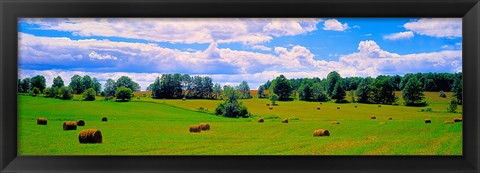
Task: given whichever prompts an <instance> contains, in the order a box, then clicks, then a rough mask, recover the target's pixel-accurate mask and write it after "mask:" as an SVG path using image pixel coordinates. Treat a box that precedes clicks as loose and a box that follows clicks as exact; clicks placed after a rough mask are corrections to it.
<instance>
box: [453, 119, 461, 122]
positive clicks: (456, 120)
mask: <svg viewBox="0 0 480 173" xmlns="http://www.w3.org/2000/svg"><path fill="white" fill-rule="evenodd" d="M462 121H463V119H462V118H454V119H453V122H462Z"/></svg>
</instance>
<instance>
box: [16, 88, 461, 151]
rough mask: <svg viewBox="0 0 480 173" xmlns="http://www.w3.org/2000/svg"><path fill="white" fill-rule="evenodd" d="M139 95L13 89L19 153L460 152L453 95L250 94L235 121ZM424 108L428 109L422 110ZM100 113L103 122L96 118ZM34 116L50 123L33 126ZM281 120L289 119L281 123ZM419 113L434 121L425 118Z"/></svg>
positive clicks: (189, 103)
mask: <svg viewBox="0 0 480 173" xmlns="http://www.w3.org/2000/svg"><path fill="white" fill-rule="evenodd" d="M255 93H256V92H253V95H255ZM347 93H348V92H347ZM142 94H143V93H142ZM142 94H141V93H136V94H135V95H136V96H135V97H134V98H132V100H131V101H130V102H114V101H105V100H104V98H103V97H97V99H96V101H79V99H78V98H79V97H80V96H75V98H74V100H59V99H52V98H44V97H40V96H37V97H32V96H25V95H19V96H18V98H19V99H18V101H19V104H18V105H19V106H18V112H19V116H18V128H19V129H18V143H19V145H18V149H19V150H18V152H19V155H462V123H461V122H459V123H454V124H444V121H452V120H453V118H457V117H462V114H461V110H462V107H461V106H459V107H458V109H457V111H459V113H447V112H446V108H447V106H448V101H449V100H450V98H451V93H447V98H441V97H439V96H438V93H437V92H426V93H425V95H426V100H427V102H428V104H429V105H428V106H426V107H406V106H402V105H398V106H394V105H381V107H378V105H377V104H358V103H347V104H336V103H333V102H326V103H322V104H320V103H319V102H306V101H299V100H293V101H284V102H283V101H277V104H278V106H273V109H272V110H270V109H269V108H268V106H266V104H267V103H270V101H269V100H267V99H258V98H256V96H254V98H253V99H247V100H241V102H243V103H244V105H246V106H247V107H248V111H249V112H250V113H252V114H254V115H255V116H254V117H252V118H239V119H236V118H224V117H220V116H216V115H214V114H213V112H214V110H215V107H216V106H217V104H219V103H220V102H222V101H220V100H195V99H187V100H185V101H182V100H169V99H166V100H164V99H152V98H150V97H148V93H145V94H147V97H142V96H141V95H142ZM396 94H397V95H398V96H399V99H401V93H400V92H398V93H396ZM346 98H347V99H350V98H351V97H350V96H349V95H347V97H346ZM400 102H402V101H401V100H400ZM355 106H357V108H355ZM200 107H201V108H203V109H200ZM317 107H319V108H320V110H317ZM337 107H340V109H337ZM425 108H432V111H431V112H425V111H421V110H422V109H425ZM371 115H375V116H376V119H370V116H371ZM103 116H106V117H108V122H102V121H101V118H102V117H103ZM40 117H44V118H47V119H48V124H47V125H37V124H36V122H37V118H40ZM258 118H263V119H265V122H264V123H258V122H257V121H256V120H257V119H258ZM286 118H288V119H289V123H281V120H282V119H286ZM389 118H392V120H388V119H389ZM425 118H430V119H431V120H432V123H431V124H425V123H424V119H425ZM79 119H82V120H85V126H83V127H82V126H78V127H77V128H78V129H77V130H69V131H64V130H63V129H62V124H63V122H65V121H76V120H79ZM332 121H337V122H339V123H340V124H330V122H332ZM202 122H205V123H208V124H210V126H211V129H210V130H209V131H202V132H200V133H190V132H189V126H190V125H195V124H198V123H202ZM381 122H383V123H381ZM90 128H94V129H98V130H100V131H101V133H102V135H103V143H101V144H80V143H79V141H78V135H79V132H80V131H81V130H83V129H90ZM317 129H328V130H329V131H330V136H327V137H313V131H314V130H317Z"/></svg>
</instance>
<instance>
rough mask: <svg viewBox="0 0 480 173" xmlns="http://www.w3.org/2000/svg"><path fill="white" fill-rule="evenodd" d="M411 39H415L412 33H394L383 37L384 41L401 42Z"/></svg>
mask: <svg viewBox="0 0 480 173" xmlns="http://www.w3.org/2000/svg"><path fill="white" fill-rule="evenodd" d="M410 38H413V32H412V31H405V32H398V33H393V34H389V35H386V36H384V37H383V39H385V40H401V39H410Z"/></svg>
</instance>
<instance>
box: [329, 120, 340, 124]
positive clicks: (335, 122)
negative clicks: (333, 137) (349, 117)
mask: <svg viewBox="0 0 480 173" xmlns="http://www.w3.org/2000/svg"><path fill="white" fill-rule="evenodd" d="M330 124H340V122H338V121H332V122H330Z"/></svg>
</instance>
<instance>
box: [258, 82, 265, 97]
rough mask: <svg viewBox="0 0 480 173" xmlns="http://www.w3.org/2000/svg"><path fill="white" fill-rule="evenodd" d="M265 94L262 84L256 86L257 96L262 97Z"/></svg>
mask: <svg viewBox="0 0 480 173" xmlns="http://www.w3.org/2000/svg"><path fill="white" fill-rule="evenodd" d="M264 94H265V87H264V86H263V85H260V86H259V87H258V98H263V97H264Z"/></svg>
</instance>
